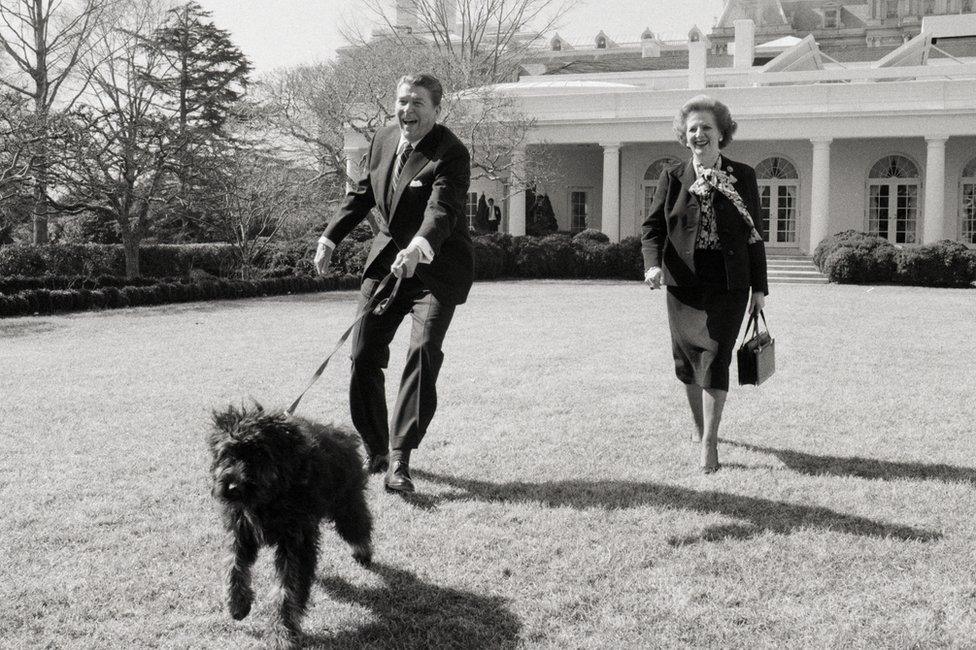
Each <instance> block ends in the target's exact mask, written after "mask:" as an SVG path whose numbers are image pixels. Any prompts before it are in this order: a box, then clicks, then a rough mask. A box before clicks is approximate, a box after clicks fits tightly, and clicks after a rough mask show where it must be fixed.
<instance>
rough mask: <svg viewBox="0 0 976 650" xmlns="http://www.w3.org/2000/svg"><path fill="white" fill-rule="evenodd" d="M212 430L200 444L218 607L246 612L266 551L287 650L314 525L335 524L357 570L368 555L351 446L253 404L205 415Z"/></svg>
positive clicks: (366, 520) (300, 607)
mask: <svg viewBox="0 0 976 650" xmlns="http://www.w3.org/2000/svg"><path fill="white" fill-rule="evenodd" d="M213 423H214V427H213V429H212V430H211V432H210V433H209V435H208V436H207V443H208V445H209V447H210V452H211V454H212V455H213V464H212V466H211V476H212V479H213V495H214V498H215V499H216V500H217V502H218V503H219V504H220V507H221V511H222V516H223V520H224V526H225V527H226V528H227V532H228V535H227V545H228V552H229V556H230V557H229V564H230V572H229V576H228V580H229V585H228V602H227V605H228V609H229V610H230V614H231V616H233V617H234V618H235V619H238V620H240V619H242V618H244V617H245V616H247V615H248V613H249V612H250V611H251V602H252V601H253V600H254V591H253V589H252V588H251V566H252V565H253V564H254V561H255V560H256V559H257V555H258V549H259V548H260V547H261V546H274V547H275V568H276V570H277V573H278V579H279V580H280V582H281V590H280V601H279V603H278V619H277V621H276V639H277V641H279V642H282V643H283V644H285V645H290V644H292V643H294V642H296V641H297V639H298V638H299V636H300V634H301V619H302V616H304V614H305V609H306V606H307V604H308V597H309V591H310V589H311V585H312V580H313V578H314V577H315V564H316V561H317V559H318V550H319V524H320V522H321V521H322V519H328V520H331V521H333V522H335V529H336V532H337V533H339V536H340V537H342V539H344V540H345V541H346V542H348V543H349V544H350V545H351V546H352V551H353V553H352V556H353V557H354V558H355V559H356V561H357V562H359V563H360V564H363V565H368V564H369V562H370V560H371V557H372V546H371V543H370V537H371V533H372V528H373V520H372V517H371V516H370V514H369V509H368V508H367V506H366V498H365V488H366V475H365V473H364V472H363V467H362V459H361V458H360V455H359V449H358V447H359V441H358V438H356V437H355V434H351V433H348V432H346V431H343V430H341V429H339V428H337V427H333V426H329V425H323V424H318V423H316V422H311V421H309V420H305V419H303V418H299V417H292V416H288V415H285V414H284V413H281V412H269V411H265V410H263V409H262V408H261V406H260V405H255V407H254V408H252V409H250V410H248V409H246V408H244V407H242V408H240V409H237V408H234V407H229V408H228V409H227V410H226V411H223V412H216V411H215V412H214V414H213Z"/></svg>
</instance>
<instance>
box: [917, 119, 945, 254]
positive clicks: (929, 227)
mask: <svg viewBox="0 0 976 650" xmlns="http://www.w3.org/2000/svg"><path fill="white" fill-rule="evenodd" d="M946 140H947V136H932V137H926V138H925V143H926V145H928V146H927V147H926V156H925V206H924V209H923V211H922V243H924V244H930V243H932V242H935V241H939V240H940V239H943V238H944V237H945V175H946V173H945V171H946V170H945V167H946V164H945V147H946Z"/></svg>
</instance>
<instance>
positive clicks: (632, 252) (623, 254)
mask: <svg viewBox="0 0 976 650" xmlns="http://www.w3.org/2000/svg"><path fill="white" fill-rule="evenodd" d="M611 246H616V247H619V249H620V255H619V257H618V258H617V259H618V263H619V264H620V266H619V267H618V269H617V273H618V276H617V277H620V278H623V279H625V280H643V279H644V255H643V253H641V240H640V237H636V236H630V237H624V238H623V239H621V240H620V243H619V244H611Z"/></svg>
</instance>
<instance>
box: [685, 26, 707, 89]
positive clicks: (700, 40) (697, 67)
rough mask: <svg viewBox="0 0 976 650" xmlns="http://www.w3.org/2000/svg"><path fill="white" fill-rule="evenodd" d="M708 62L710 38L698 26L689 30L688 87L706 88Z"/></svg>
mask: <svg viewBox="0 0 976 650" xmlns="http://www.w3.org/2000/svg"><path fill="white" fill-rule="evenodd" d="M707 64H708V38H706V36H705V34H704V33H702V31H701V30H700V29H698V27H697V26H695V27H692V28H691V31H690V32H688V88H689V89H690V90H703V89H704V88H705V68H706V66H707Z"/></svg>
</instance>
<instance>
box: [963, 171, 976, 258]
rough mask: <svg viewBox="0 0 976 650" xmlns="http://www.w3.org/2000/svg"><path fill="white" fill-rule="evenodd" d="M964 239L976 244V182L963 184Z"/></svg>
mask: <svg viewBox="0 0 976 650" xmlns="http://www.w3.org/2000/svg"><path fill="white" fill-rule="evenodd" d="M962 240H963V241H964V242H967V243H969V244H976V183H963V186H962Z"/></svg>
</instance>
